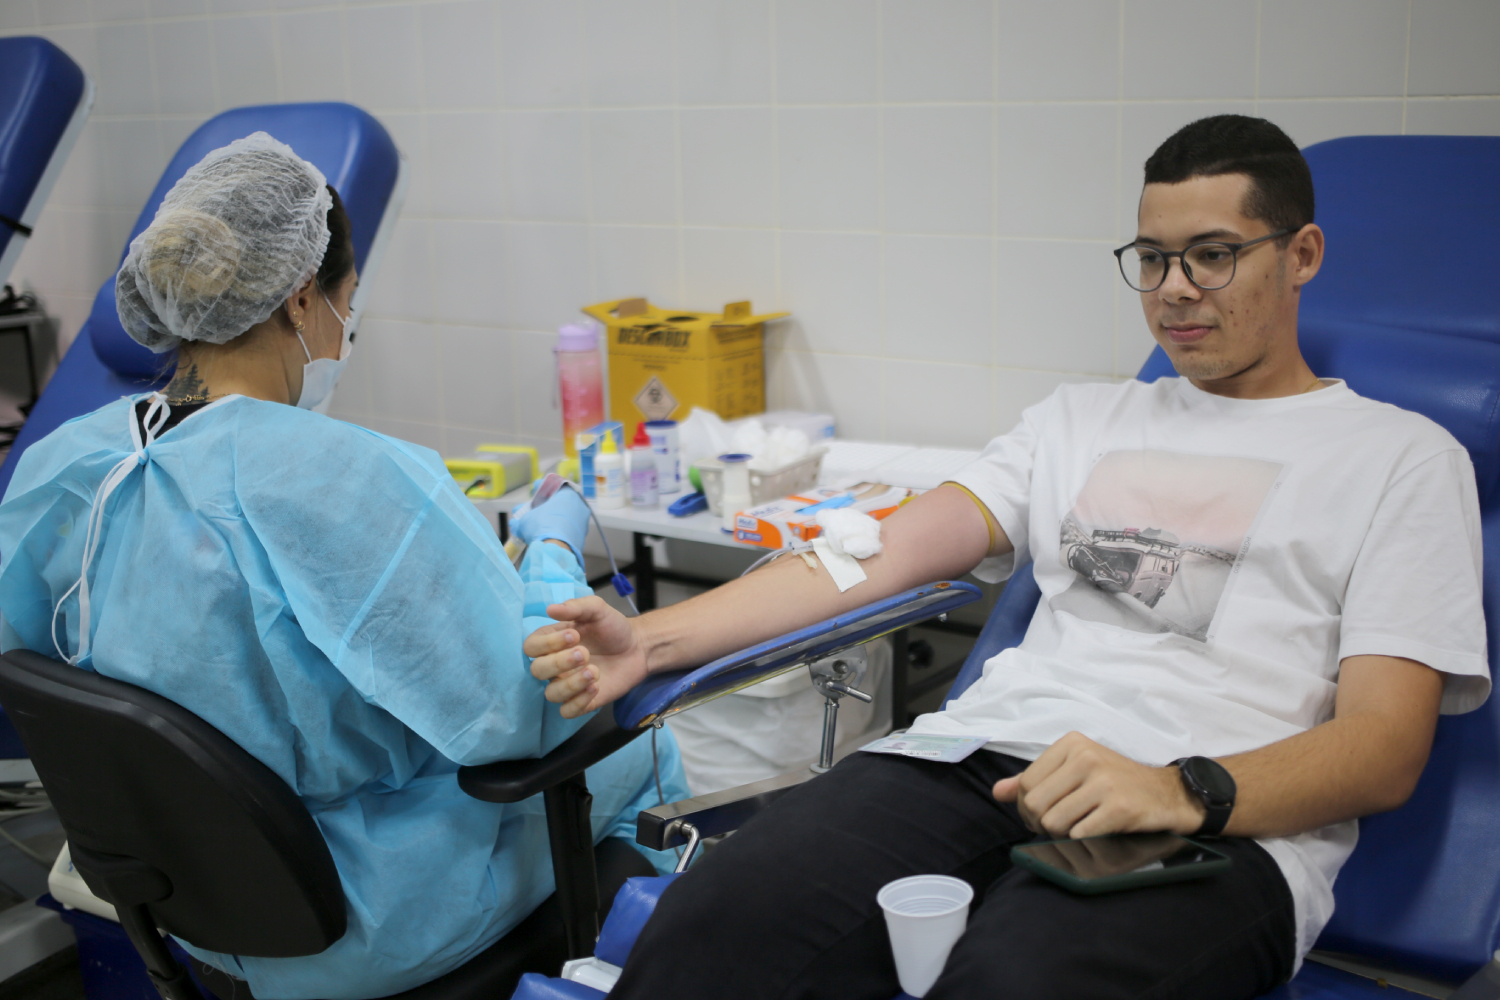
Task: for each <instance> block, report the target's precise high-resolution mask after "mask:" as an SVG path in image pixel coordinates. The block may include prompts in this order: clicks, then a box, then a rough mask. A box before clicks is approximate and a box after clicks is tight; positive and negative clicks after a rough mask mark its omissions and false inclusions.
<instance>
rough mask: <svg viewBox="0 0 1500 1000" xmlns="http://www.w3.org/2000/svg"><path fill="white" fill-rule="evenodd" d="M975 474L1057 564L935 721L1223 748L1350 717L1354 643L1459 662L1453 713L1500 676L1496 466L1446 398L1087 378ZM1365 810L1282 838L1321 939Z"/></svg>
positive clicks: (1179, 750)
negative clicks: (1488, 569) (1492, 631)
mask: <svg viewBox="0 0 1500 1000" xmlns="http://www.w3.org/2000/svg"><path fill="white" fill-rule="evenodd" d="M957 481H958V482H959V483H961V484H962V485H964V486H965V487H967V488H968V489H970V490H972V491H973V493H974V494H975V496H977V497H978V498H979V499H980V500H981V501H982V502H983V503H984V504H985V505H986V506H988V507H989V509H990V511H991V512H993V513H994V515H995V518H996V520H997V521H999V523H1000V526H1001V527H1002V528H1004V529H1005V533H1006V535H1007V536H1008V537H1009V538H1010V539H1011V541H1012V542H1013V543H1014V545H1015V553H1014V555H1011V556H1004V557H1001V558H998V559H987V560H985V561H984V562H983V563H982V564H980V567H979V568H978V569H977V570H976V571H975V572H976V575H978V576H979V577H980V578H981V579H986V580H1000V579H1003V578H1005V577H1006V576H1008V575H1009V574H1010V572H1011V569H1012V568H1013V567H1014V566H1016V565H1023V564H1024V563H1025V561H1026V560H1028V559H1030V560H1033V561H1034V563H1035V572H1036V580H1037V583H1038V585H1039V586H1040V587H1041V591H1042V598H1041V601H1040V602H1039V603H1038V605H1037V609H1036V613H1035V614H1034V615H1033V617H1032V619H1031V624H1030V627H1029V628H1028V629H1027V632H1026V638H1025V639H1024V641H1022V643H1021V644H1020V645H1019V646H1017V647H1016V648H1014V649H1008V650H1005V651H1004V652H1002V653H1000V654H999V655H998V656H996V657H994V658H993V659H991V660H990V661H989V662H988V663H986V664H985V668H984V674H983V676H982V677H981V678H980V679H979V680H977V681H976V682H975V683H974V684H973V685H972V686H971V687H970V688H969V689H968V690H967V691H965V692H964V694H963V695H962V696H961V697H960V698H958V699H957V700H956V701H954V703H953V704H952V705H950V706H949V707H948V709H947V710H946V711H943V712H938V713H934V714H930V715H924V716H922V717H921V718H919V719H918V720H917V721H916V723H915V724H914V725H913V726H912V731H913V732H924V733H948V734H954V735H968V736H988V737H990V739H991V741H992V742H991V743H990V744H989V748H990V749H992V750H997V751H1001V752H1004V753H1008V754H1013V755H1015V756H1017V757H1021V758H1024V759H1027V760H1034V759H1036V758H1037V757H1038V756H1040V754H1041V753H1042V751H1043V750H1045V749H1046V748H1047V747H1048V746H1050V745H1051V744H1052V743H1054V742H1055V741H1056V740H1057V739H1058V738H1060V737H1062V736H1063V735H1065V734H1067V733H1069V732H1072V731H1077V732H1080V733H1082V734H1083V735H1085V736H1088V737H1089V738H1091V739H1093V740H1096V741H1098V742H1099V743H1101V744H1103V745H1105V746H1107V747H1109V748H1111V749H1113V750H1115V751H1118V752H1119V753H1122V754H1124V755H1126V756H1127V757H1130V758H1132V759H1134V760H1137V761H1140V762H1142V763H1145V764H1150V765H1153V766H1160V765H1164V764H1167V763H1169V762H1171V761H1173V760H1176V759H1177V758H1179V757H1188V756H1194V755H1201V756H1205V757H1223V756H1226V755H1229V754H1235V753H1242V752H1245V751H1248V750H1254V749H1257V748H1259V747H1263V746H1266V745H1267V744H1270V743H1274V742H1277V741H1278V740H1283V739H1286V738H1287V737H1289V736H1293V735H1295V734H1297V733H1300V732H1303V731H1305V730H1307V729H1310V728H1312V727H1313V726H1316V725H1318V724H1319V723H1322V722H1325V721H1327V720H1328V719H1330V718H1332V717H1333V708H1334V693H1335V690H1336V687H1337V682H1338V672H1339V662H1340V661H1341V660H1342V659H1343V658H1344V657H1347V656H1357V655H1360V654H1382V655H1386V656H1402V657H1408V658H1410V659H1413V660H1418V661H1420V662H1422V663H1425V664H1427V665H1428V666H1430V667H1433V668H1434V669H1436V670H1440V671H1442V672H1443V673H1444V674H1445V675H1446V676H1445V677H1444V688H1443V699H1442V710H1443V712H1444V713H1453V714H1456V713H1461V712H1467V711H1471V710H1473V709H1475V708H1477V707H1478V706H1479V705H1481V704H1482V703H1483V702H1484V700H1485V698H1486V697H1487V696H1488V694H1489V689H1490V679H1489V669H1488V663H1487V658H1486V648H1485V630H1484V613H1483V611H1482V609H1481V605H1480V594H1481V566H1482V561H1481V550H1480V530H1479V509H1478V499H1477V495H1476V492H1475V486H1474V469H1473V466H1472V464H1471V463H1470V460H1469V456H1468V454H1467V453H1466V452H1465V451H1464V449H1463V447H1462V446H1461V445H1460V444H1459V443H1458V442H1457V441H1456V440H1454V438H1453V437H1452V435H1450V434H1449V433H1448V432H1447V431H1445V430H1443V429H1442V428H1441V427H1440V426H1438V425H1437V424H1436V423H1434V422H1432V421H1431V420H1428V419H1427V418H1426V417H1423V416H1419V415H1417V414H1415V413H1410V412H1408V411H1405V410H1402V409H1399V408H1397V407H1394V406H1390V405H1388V404H1385V403H1377V402H1375V401H1373V400H1369V399H1365V398H1364V397H1362V396H1360V395H1358V394H1357V393H1355V392H1354V391H1353V390H1351V389H1349V388H1348V387H1347V386H1346V385H1344V384H1343V383H1342V382H1331V384H1329V385H1327V386H1326V387H1325V388H1323V389H1320V390H1317V391H1315V392H1311V393H1306V394H1303V395H1298V396H1286V397H1282V398H1279V399H1226V398H1224V397H1221V396H1215V395H1212V394H1210V393H1206V392H1203V391H1202V390H1200V389H1198V388H1196V387H1194V386H1193V385H1192V383H1191V382H1189V381H1187V380H1186V379H1180V378H1172V379H1162V380H1160V381H1158V382H1155V383H1153V384H1149V385H1148V384H1146V383H1143V382H1137V381H1131V382H1127V383H1125V384H1123V385H1099V384H1091V385H1065V386H1062V387H1061V388H1059V389H1058V390H1057V392H1055V393H1053V394H1052V396H1050V397H1049V398H1047V399H1046V400H1044V401H1043V402H1041V403H1039V404H1037V405H1036V406H1034V407H1032V408H1031V409H1029V410H1027V411H1026V413H1025V414H1024V416H1023V417H1022V419H1021V423H1020V424H1019V425H1018V426H1017V427H1016V429H1015V430H1013V431H1011V432H1010V433H1009V434H1007V435H1005V436H1004V437H999V438H996V439H995V440H993V441H991V442H990V444H989V446H988V447H987V448H985V450H984V453H983V454H982V455H981V456H980V458H979V460H978V461H976V462H975V463H973V464H972V465H970V466H969V467H967V468H966V469H965V470H964V471H963V472H962V473H961V474H960V475H959V476H958V477H957ZM1357 836H1358V827H1357V824H1356V823H1355V822H1353V821H1350V822H1347V823H1339V824H1335V825H1333V826H1329V827H1325V828H1323V829H1319V830H1312V831H1309V832H1307V833H1303V834H1299V835H1297V836H1294V837H1280V838H1276V839H1267V840H1262V841H1260V843H1261V844H1262V846H1264V847H1265V848H1266V850H1267V851H1269V852H1270V854H1271V856H1272V857H1274V858H1275V859H1276V862H1277V863H1278V864H1279V865H1280V866H1281V870H1282V872H1283V874H1284V875H1285V876H1286V881H1287V885H1288V886H1289V887H1290V889H1291V892H1292V897H1293V900H1294V901H1295V904H1296V911H1297V926H1298V957H1299V961H1300V958H1301V956H1302V955H1305V954H1306V953H1307V951H1308V950H1309V949H1310V948H1311V947H1312V944H1313V941H1314V940H1316V938H1317V936H1318V934H1319V933H1320V932H1321V931H1322V928H1323V925H1324V924H1325V923H1327V921H1328V918H1329V917H1330V916H1331V915H1332V913H1333V880H1334V878H1335V876H1336V875H1337V874H1338V870H1339V868H1340V866H1341V865H1343V863H1344V861H1345V860H1346V859H1347V858H1348V856H1349V853H1350V852H1351V851H1352V850H1353V849H1354V844H1355V841H1356V839H1357Z"/></svg>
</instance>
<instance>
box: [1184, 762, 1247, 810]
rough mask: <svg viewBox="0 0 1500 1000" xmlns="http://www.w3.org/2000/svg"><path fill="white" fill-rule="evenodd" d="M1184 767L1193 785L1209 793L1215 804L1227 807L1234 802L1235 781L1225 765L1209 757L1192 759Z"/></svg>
mask: <svg viewBox="0 0 1500 1000" xmlns="http://www.w3.org/2000/svg"><path fill="white" fill-rule="evenodd" d="M1182 766H1183V769H1184V770H1186V771H1187V773H1188V777H1189V778H1191V779H1192V782H1193V784H1195V785H1197V786H1198V787H1199V788H1201V789H1203V790H1204V791H1205V792H1207V793H1208V796H1209V798H1210V799H1211V800H1212V801H1213V802H1214V803H1216V804H1226V805H1227V804H1228V803H1230V802H1233V801H1234V793H1235V785H1234V779H1233V778H1231V777H1230V776H1229V772H1228V771H1226V770H1224V767H1223V765H1221V764H1219V763H1217V762H1215V761H1213V760H1210V759H1209V758H1207V757H1190V758H1188V759H1187V760H1186V761H1185V762H1184V763H1183V765H1182Z"/></svg>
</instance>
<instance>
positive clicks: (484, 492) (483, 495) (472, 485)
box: [443, 444, 542, 500]
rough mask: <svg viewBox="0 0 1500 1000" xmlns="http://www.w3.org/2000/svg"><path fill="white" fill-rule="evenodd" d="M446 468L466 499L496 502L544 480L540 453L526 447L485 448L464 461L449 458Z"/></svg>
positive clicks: (486, 445) (500, 446)
mask: <svg viewBox="0 0 1500 1000" xmlns="http://www.w3.org/2000/svg"><path fill="white" fill-rule="evenodd" d="M443 464H444V465H446V466H447V467H448V473H449V474H450V475H451V476H453V479H454V481H455V482H457V483H458V488H459V489H461V490H463V491H464V496H466V497H473V498H475V499H476V500H493V499H494V498H495V497H499V496H504V495H505V494H507V493H509V492H510V491H511V490H513V489H516V488H517V487H519V486H524V485H525V484H526V483H531V482H535V481H536V480H537V479H538V478H540V476H541V474H542V473H541V459H540V457H539V456H538V454H537V450H536V449H535V448H533V447H531V446H530V445H524V444H482V445H480V446H479V447H478V448H476V449H474V454H472V455H469V456H467V457H464V458H445V459H443Z"/></svg>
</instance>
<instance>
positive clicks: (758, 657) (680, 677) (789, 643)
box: [615, 580, 983, 729]
mask: <svg viewBox="0 0 1500 1000" xmlns="http://www.w3.org/2000/svg"><path fill="white" fill-rule="evenodd" d="M981 596H983V595H982V594H981V593H980V590H979V588H978V587H976V586H974V585H973V584H969V583H959V582H957V581H953V580H943V581H940V582H938V583H929V584H927V585H926V586H925V587H916V588H914V589H912V590H908V591H905V592H903V593H900V594H896V595H894V596H892V597H887V598H885V599H884V600H880V601H875V602H873V603H871V604H866V605H865V606H864V607H862V608H856V609H855V610H853V611H850V612H847V613H845V614H842V615H838V616H836V617H834V618H829V619H828V620H827V621H822V622H819V623H818V624H816V625H809V626H808V627H807V628H804V629H798V630H797V631H795V632H789V633H787V634H786V635H783V636H779V637H777V638H775V639H771V640H769V641H767V642H763V643H761V644H760V645H758V646H751V647H750V648H749V649H742V650H740V651H739V652H738V653H731V654H730V655H728V656H725V657H721V658H720V659H717V660H715V661H714V662H712V663H710V664H708V665H706V666H702V667H698V668H697V669H696V670H684V671H676V672H673V673H666V674H658V675H656V676H654V677H648V678H646V680H644V681H642V682H641V683H640V684H638V685H636V687H635V689H634V690H633V691H631V692H630V693H629V694H627V695H626V696H625V697H623V698H621V699H620V700H619V701H617V702H616V703H615V722H617V723H618V724H619V725H620V727H621V728H623V729H639V728H642V727H644V726H649V725H651V724H652V723H653V722H656V721H658V720H659V719H663V718H666V717H667V716H669V715H676V714H677V713H678V712H682V711H686V710H687V709H689V708H692V707H693V706H695V705H701V704H703V703H704V702H706V701H712V700H713V699H715V698H718V697H720V696H721V695H726V694H733V693H734V692H736V691H739V690H742V689H743V688H747V687H749V686H750V685H751V684H755V683H757V682H759V681H763V680H765V679H767V678H769V677H774V676H776V675H777V674H780V673H785V672H786V671H788V670H790V669H792V668H794V667H796V666H799V665H800V664H803V663H807V662H809V661H811V660H817V659H820V658H822V657H824V656H829V655H832V654H833V653H837V652H838V651H839V650H841V649H847V648H848V647H850V646H856V645H858V644H859V643H862V642H868V641H869V640H871V639H875V638H878V637H880V636H882V635H885V634H887V633H889V632H894V631H896V630H897V629H899V628H905V627H906V626H907V625H913V624H915V623H917V622H921V621H926V620H927V619H929V618H936V617H937V616H938V615H941V614H945V613H947V612H949V611H953V610H955V609H956V608H961V607H963V606H964V605H965V604H970V603H972V602H974V601H977V600H979V598H980V597H981Z"/></svg>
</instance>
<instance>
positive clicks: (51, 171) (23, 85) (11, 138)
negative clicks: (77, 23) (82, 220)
mask: <svg viewBox="0 0 1500 1000" xmlns="http://www.w3.org/2000/svg"><path fill="white" fill-rule="evenodd" d="M93 103H94V84H93V82H92V81H90V80H89V79H88V78H87V77H86V76H84V75H83V70H81V69H79V68H78V64H77V63H75V62H74V61H73V60H72V59H69V58H68V55H67V53H65V52H64V51H63V50H62V49H60V48H58V47H57V46H56V45H53V44H52V43H51V42H49V41H47V40H46V39H45V38H34V37H30V36H24V35H23V36H18V37H14V38H0V285H3V284H5V279H6V278H8V277H10V272H11V268H13V267H14V266H15V263H16V260H17V259H18V258H19V257H20V256H21V251H22V250H23V249H25V247H26V241H27V239H28V238H29V237H30V236H31V231H32V229H33V227H35V226H36V222H37V217H38V216H40V215H41V214H42V206H43V205H45V204H46V203H47V196H48V195H49V194H51V193H52V185H53V184H55V183H56V182H57V175H58V174H60V173H62V168H63V164H64V163H65V162H67V159H68V154H69V153H71V152H72V151H73V144H74V143H75V142H77V141H78V133H79V132H82V131H83V125H84V122H86V121H87V120H88V117H89V108H91V107H92V106H93Z"/></svg>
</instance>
